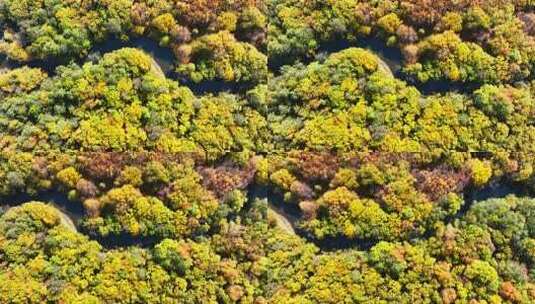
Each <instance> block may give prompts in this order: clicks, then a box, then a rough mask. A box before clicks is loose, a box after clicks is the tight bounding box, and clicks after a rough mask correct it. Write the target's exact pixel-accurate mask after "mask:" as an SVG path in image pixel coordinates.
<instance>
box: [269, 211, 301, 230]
mask: <svg viewBox="0 0 535 304" xmlns="http://www.w3.org/2000/svg"><path fill="white" fill-rule="evenodd" d="M268 218H274V219H275V222H276V223H277V227H279V228H281V229H282V230H284V231H286V232H287V233H289V234H293V235H295V234H296V233H295V229H294V227H293V225H292V223H291V222H290V221H289V220H288V218H286V217H285V216H284V215H282V213H281V212H279V211H278V210H277V209H275V208H274V207H273V206H269V208H268Z"/></svg>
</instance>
